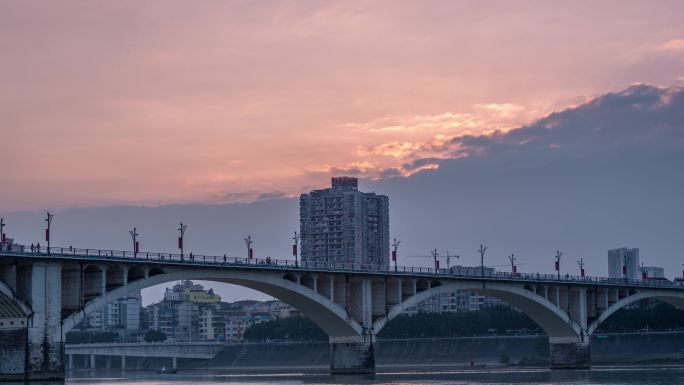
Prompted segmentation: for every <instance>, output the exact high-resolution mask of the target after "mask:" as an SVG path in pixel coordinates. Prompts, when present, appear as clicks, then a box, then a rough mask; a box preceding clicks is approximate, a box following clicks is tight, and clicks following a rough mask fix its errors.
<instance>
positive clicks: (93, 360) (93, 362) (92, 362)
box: [90, 353, 95, 370]
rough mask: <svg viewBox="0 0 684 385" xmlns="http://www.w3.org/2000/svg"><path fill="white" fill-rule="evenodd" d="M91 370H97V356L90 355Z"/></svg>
mask: <svg viewBox="0 0 684 385" xmlns="http://www.w3.org/2000/svg"><path fill="white" fill-rule="evenodd" d="M90 370H95V354H92V353H91V354H90Z"/></svg>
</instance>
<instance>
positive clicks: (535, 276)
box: [0, 244, 684, 288]
mask: <svg viewBox="0 0 684 385" xmlns="http://www.w3.org/2000/svg"><path fill="white" fill-rule="evenodd" d="M0 251H1V252H2V253H3V254H8V255H19V256H24V257H40V258H45V257H62V258H68V257H78V258H85V259H115V260H132V261H152V262H158V263H174V264H178V263H182V264H194V265H218V266H226V265H230V266H252V267H268V268H269V269H278V268H281V269H285V270H292V269H301V270H311V269H314V270H324V271H331V272H364V273H372V272H377V273H394V274H407V275H425V276H432V277H434V276H448V277H459V278H472V279H477V278H489V279H497V280H519V281H544V282H548V281H560V282H569V283H598V284H612V285H618V286H635V287H657V288H684V284H683V283H681V282H678V281H675V282H672V281H669V280H666V279H647V280H632V279H625V278H605V277H593V276H585V277H581V276H575V275H570V274H564V275H560V276H559V275H558V274H542V273H509V272H501V271H494V270H492V269H486V268H485V269H482V268H463V267H460V266H455V267H451V268H440V269H434V268H430V267H422V266H397V267H394V266H377V265H371V264H358V263H335V262H316V261H298V262H295V261H294V260H291V259H276V258H271V257H262V258H247V257H231V256H228V255H225V254H224V255H223V256H216V255H212V256H208V255H195V254H193V253H189V254H174V253H155V252H146V251H140V252H134V251H121V250H102V249H87V248H86V249H83V248H75V247H71V246H69V247H50V249H48V248H47V247H45V246H38V245H31V246H25V245H17V244H13V245H5V246H3V247H1V248H0Z"/></svg>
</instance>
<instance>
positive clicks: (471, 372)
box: [42, 366, 684, 385]
mask: <svg viewBox="0 0 684 385" xmlns="http://www.w3.org/2000/svg"><path fill="white" fill-rule="evenodd" d="M66 383H67V384H73V385H91V384H92V385H180V384H193V385H216V384H229V385H230V384H240V385H260V384H312V385H313V384H396V385H409V384H411V385H413V384H449V385H461V384H473V385H477V384H534V385H547V384H548V385H551V384H568V385H569V384H587V385H590V384H605V385H622V384H639V385H674V384H684V366H631V367H625V366H621V367H596V368H592V369H591V370H567V371H550V370H548V369H534V368H530V369H524V368H515V369H508V368H506V369H482V370H478V369H468V370H443V371H442V370H426V371H410V372H409V371H401V370H385V371H382V372H380V373H378V374H376V375H374V376H372V377H368V376H348V375H345V376H330V375H325V374H292V373H287V374H277V373H275V374H271V373H269V374H221V373H215V374H206V373H205V372H201V371H190V372H187V373H183V372H179V373H178V374H164V375H159V374H152V373H149V374H140V375H134V374H132V373H131V374H128V375H127V376H126V377H116V376H109V377H104V376H103V377H98V378H69V379H67V382H66ZM42 384H43V385H47V384H50V385H52V384H53V383H42ZM60 384H63V383H60Z"/></svg>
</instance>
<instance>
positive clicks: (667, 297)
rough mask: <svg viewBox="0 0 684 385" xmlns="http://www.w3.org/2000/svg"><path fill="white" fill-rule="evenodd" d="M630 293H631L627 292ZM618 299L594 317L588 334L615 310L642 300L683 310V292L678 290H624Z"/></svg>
mask: <svg viewBox="0 0 684 385" xmlns="http://www.w3.org/2000/svg"><path fill="white" fill-rule="evenodd" d="M629 293H631V294H629ZM617 298H618V300H617V301H616V302H615V303H612V304H611V305H610V306H608V307H607V308H606V309H605V310H603V311H602V312H601V313H600V315H599V316H598V317H597V318H596V319H594V320H593V321H592V322H591V324H590V325H589V327H588V332H589V334H593V333H594V332H595V331H596V330H597V329H599V328H600V327H601V325H602V324H604V323H605V322H606V321H609V320H610V318H611V317H612V316H613V315H614V314H615V313H617V312H619V311H620V310H622V309H625V308H626V307H628V306H630V305H633V304H635V303H639V302H643V301H659V302H663V303H667V304H670V305H672V306H674V308H675V309H679V310H684V293H681V292H679V291H661V292H657V293H654V292H652V291H641V292H639V291H634V290H629V291H624V292H622V293H619V294H618V296H617Z"/></svg>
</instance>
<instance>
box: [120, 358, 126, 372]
mask: <svg viewBox="0 0 684 385" xmlns="http://www.w3.org/2000/svg"><path fill="white" fill-rule="evenodd" d="M121 370H122V371H124V370H126V356H121Z"/></svg>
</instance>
